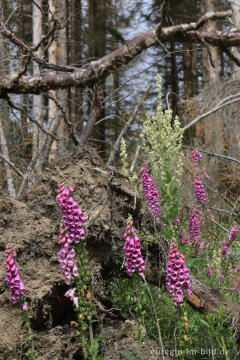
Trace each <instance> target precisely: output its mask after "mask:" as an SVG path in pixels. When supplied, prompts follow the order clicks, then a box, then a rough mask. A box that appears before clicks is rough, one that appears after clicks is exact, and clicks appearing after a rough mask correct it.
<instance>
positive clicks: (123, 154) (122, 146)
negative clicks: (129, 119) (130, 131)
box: [120, 138, 128, 176]
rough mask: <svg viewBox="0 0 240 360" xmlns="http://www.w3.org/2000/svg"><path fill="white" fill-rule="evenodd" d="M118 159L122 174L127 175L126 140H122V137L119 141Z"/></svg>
mask: <svg viewBox="0 0 240 360" xmlns="http://www.w3.org/2000/svg"><path fill="white" fill-rule="evenodd" d="M120 159H121V163H122V169H121V171H122V174H123V175H125V176H127V175H128V162H127V159H128V155H127V150H126V142H125V140H124V138H122V139H121V143H120Z"/></svg>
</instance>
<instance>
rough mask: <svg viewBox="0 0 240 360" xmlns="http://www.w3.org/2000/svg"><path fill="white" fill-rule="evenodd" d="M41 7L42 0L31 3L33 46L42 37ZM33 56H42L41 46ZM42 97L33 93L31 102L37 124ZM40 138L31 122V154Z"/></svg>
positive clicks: (36, 149)
mask: <svg viewBox="0 0 240 360" xmlns="http://www.w3.org/2000/svg"><path fill="white" fill-rule="evenodd" d="M41 7H42V0H35V4H34V3H33V5H32V12H33V46H34V45H36V44H38V43H39V42H40V41H41V38H42V12H41V10H40V9H39V8H41ZM34 55H35V56H37V57H39V58H42V47H39V49H38V51H36V52H35V53H34ZM38 73H39V65H38V64H36V63H35V64H34V65H33V76H35V75H38ZM42 106H43V99H42V95H33V102H32V117H33V119H34V120H36V121H37V122H38V123H39V124H41V125H42V124H43V116H42V115H43V114H42ZM40 139H41V133H40V131H39V128H38V126H37V125H36V124H32V156H33V157H34V156H35V154H36V153H37V152H38V148H39V142H40Z"/></svg>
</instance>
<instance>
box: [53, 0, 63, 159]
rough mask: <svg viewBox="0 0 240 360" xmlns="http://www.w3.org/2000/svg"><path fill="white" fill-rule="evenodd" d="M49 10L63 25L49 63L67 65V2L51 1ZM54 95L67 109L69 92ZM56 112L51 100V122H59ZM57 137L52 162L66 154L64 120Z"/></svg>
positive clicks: (61, 121) (60, 124)
mask: <svg viewBox="0 0 240 360" xmlns="http://www.w3.org/2000/svg"><path fill="white" fill-rule="evenodd" d="M49 9H50V11H51V12H52V13H54V14H55V18H56V19H57V21H58V23H59V24H61V29H60V30H59V32H58V36H57V38H56V39H55V40H54V41H53V43H52V45H51V46H50V48H49V62H50V63H53V64H57V65H66V64H67V31H66V18H67V16H66V14H67V8H66V2H65V1H61V2H59V1H57V0H50V1H49ZM64 25H65V26H64ZM52 95H53V96H54V97H55V98H56V99H57V100H59V102H60V103H61V105H62V107H63V109H66V105H67V91H66V90H57V91H54V92H52ZM56 110H57V107H56V104H55V103H54V102H53V101H52V100H49V120H51V119H52V117H53V116H55V117H56V121H57V116H56ZM57 137H58V139H59V140H58V143H57V142H56V141H53V143H52V146H51V151H50V154H49V159H50V160H53V159H55V158H56V156H62V155H63V154H64V153H65V152H66V140H67V135H66V128H65V124H64V120H63V118H61V120H60V122H59V125H58V129H57Z"/></svg>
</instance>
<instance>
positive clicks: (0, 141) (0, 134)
mask: <svg viewBox="0 0 240 360" xmlns="http://www.w3.org/2000/svg"><path fill="white" fill-rule="evenodd" d="M2 8H3V2H2V0H0V12H1V13H2ZM3 40H4V39H3V36H2V35H0V59H1V62H0V73H1V74H3V73H4V72H5V73H6V71H7V70H6V66H7V62H6V61H2V59H5V56H6V55H7V54H6V48H5V47H4V44H3ZM1 105H2V104H1ZM5 109H6V107H5ZM5 109H4V110H5ZM3 120H4V119H3V115H2V113H0V149H1V153H2V155H3V156H4V157H5V159H6V160H8V161H10V158H9V154H8V146H7V142H6V138H5V134H4V129H3ZM5 170H6V178H7V189H8V193H9V195H10V196H11V197H16V192H15V187H14V182H13V177H12V171H11V167H10V166H9V165H8V164H7V163H6V162H5Z"/></svg>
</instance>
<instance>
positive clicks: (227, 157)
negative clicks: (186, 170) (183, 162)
mask: <svg viewBox="0 0 240 360" xmlns="http://www.w3.org/2000/svg"><path fill="white" fill-rule="evenodd" d="M182 147H183V148H186V149H190V150H195V148H194V147H192V146H187V145H182ZM199 150H200V151H201V152H202V153H204V154H207V155H210V156H215V157H218V158H220V159H223V160H230V161H234V162H236V163H238V164H240V160H238V159H235V158H233V157H231V156H226V155H220V154H216V153H212V152H210V151H206V150H202V149H199Z"/></svg>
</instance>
